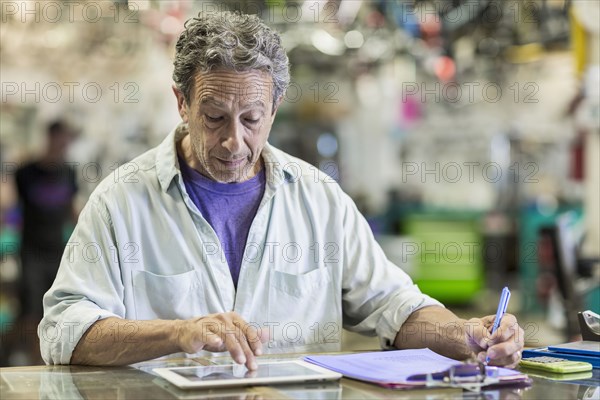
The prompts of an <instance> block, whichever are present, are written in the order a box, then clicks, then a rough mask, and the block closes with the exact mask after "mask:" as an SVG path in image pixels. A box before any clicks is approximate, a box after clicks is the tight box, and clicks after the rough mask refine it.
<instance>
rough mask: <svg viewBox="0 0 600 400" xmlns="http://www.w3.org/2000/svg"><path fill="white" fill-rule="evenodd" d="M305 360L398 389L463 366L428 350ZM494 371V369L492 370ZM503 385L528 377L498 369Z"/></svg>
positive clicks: (324, 356) (505, 369) (423, 384)
mask: <svg viewBox="0 0 600 400" xmlns="http://www.w3.org/2000/svg"><path fill="white" fill-rule="evenodd" d="M304 359H305V360H306V361H308V362H311V363H313V364H317V365H320V366H321V367H324V368H327V369H330V370H333V371H336V372H339V373H341V374H343V375H344V376H346V377H348V378H353V379H358V380H361V381H366V382H372V383H376V384H378V385H381V386H385V387H391V388H395V389H404V388H406V389H408V388H415V387H423V386H425V385H426V383H427V382H426V380H425V379H423V378H420V377H418V375H425V374H433V373H436V372H442V371H446V370H448V368H450V367H452V366H455V365H457V364H460V362H459V361H456V360H453V359H451V358H447V357H444V356H441V355H439V354H437V353H435V352H433V351H431V350H429V349H417V350H395V351H377V352H369V353H356V354H344V355H332V356H330V355H322V356H321V355H312V356H307V357H304ZM492 368H495V367H492ZM497 370H498V375H497V376H498V379H499V380H500V382H501V383H502V384H509V383H522V382H526V381H528V377H527V375H525V374H523V373H521V372H519V371H515V370H512V369H508V368H497Z"/></svg>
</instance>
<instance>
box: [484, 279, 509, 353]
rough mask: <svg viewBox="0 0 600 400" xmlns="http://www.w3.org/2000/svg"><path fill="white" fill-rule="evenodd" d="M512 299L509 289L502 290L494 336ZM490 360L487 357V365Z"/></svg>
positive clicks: (493, 331)
mask: <svg viewBox="0 0 600 400" xmlns="http://www.w3.org/2000/svg"><path fill="white" fill-rule="evenodd" d="M509 299H510V290H508V287H505V288H504V289H502V295H501V296H500V302H499V303H498V310H497V311H496V318H495V319H494V326H493V327H492V335H493V334H494V333H496V330H497V329H498V327H499V326H500V322H502V317H503V316H504V314H505V313H506V307H508V300H509ZM489 362H490V358H489V357H487V356H486V357H485V363H486V364H487V363H489Z"/></svg>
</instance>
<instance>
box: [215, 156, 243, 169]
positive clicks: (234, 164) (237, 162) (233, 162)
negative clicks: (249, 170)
mask: <svg viewBox="0 0 600 400" xmlns="http://www.w3.org/2000/svg"><path fill="white" fill-rule="evenodd" d="M217 160H219V162H220V163H221V164H222V165H223V166H225V168H228V169H231V168H236V167H239V166H240V165H242V164H243V163H244V161H245V160H246V159H245V158H238V159H235V160H222V159H220V158H217Z"/></svg>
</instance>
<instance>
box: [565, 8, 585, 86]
mask: <svg viewBox="0 0 600 400" xmlns="http://www.w3.org/2000/svg"><path fill="white" fill-rule="evenodd" d="M569 15H570V19H571V48H572V49H573V55H574V57H575V73H576V76H577V79H578V80H580V79H582V77H583V73H584V72H585V68H586V65H587V64H586V63H587V33H586V30H585V27H584V26H583V24H582V23H581V22H580V21H579V19H578V18H577V15H576V14H575V11H573V9H572V8H571V9H570V10H569Z"/></svg>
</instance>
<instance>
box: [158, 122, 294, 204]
mask: <svg viewBox="0 0 600 400" xmlns="http://www.w3.org/2000/svg"><path fill="white" fill-rule="evenodd" d="M187 134H188V129H187V125H186V124H184V123H180V124H179V125H177V126H176V127H175V128H174V129H173V130H172V131H171V132H170V133H169V134H168V135H167V137H166V138H165V139H164V140H163V141H162V143H160V144H159V145H158V148H157V152H156V175H157V177H158V181H159V182H160V187H161V189H162V190H163V191H164V192H166V191H167V190H168V189H169V186H171V182H172V181H173V179H174V178H175V177H176V176H178V177H179V180H180V182H181V170H180V169H179V161H178V160H177V142H179V141H180V140H181V139H183V138H184V136H185V135H187ZM261 155H262V157H263V161H264V164H265V169H266V179H267V184H268V185H269V186H271V187H272V188H276V187H278V186H280V185H281V184H282V183H283V182H285V181H287V182H291V181H294V180H297V174H298V170H297V169H298V166H297V164H294V163H293V162H291V161H290V160H289V159H287V158H286V157H285V153H283V152H282V151H281V150H279V149H277V148H275V147H273V146H271V145H270V144H269V143H267V144H266V145H265V147H264V148H263V150H262V154H261Z"/></svg>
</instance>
